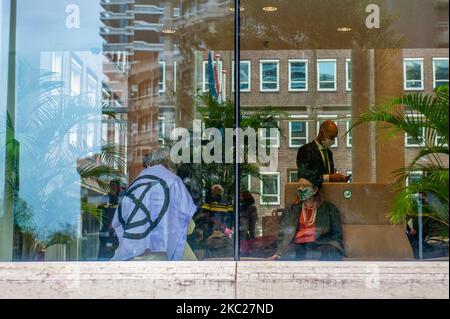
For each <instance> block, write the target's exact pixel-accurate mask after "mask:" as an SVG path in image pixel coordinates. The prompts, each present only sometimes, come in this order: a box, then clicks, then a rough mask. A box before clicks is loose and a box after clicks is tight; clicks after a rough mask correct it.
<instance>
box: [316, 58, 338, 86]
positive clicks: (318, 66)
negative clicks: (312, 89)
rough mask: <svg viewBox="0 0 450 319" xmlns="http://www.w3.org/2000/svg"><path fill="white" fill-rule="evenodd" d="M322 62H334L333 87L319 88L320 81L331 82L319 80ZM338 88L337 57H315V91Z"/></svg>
mask: <svg viewBox="0 0 450 319" xmlns="http://www.w3.org/2000/svg"><path fill="white" fill-rule="evenodd" d="M322 62H324V63H326V62H334V81H333V83H334V88H332V89H322V88H320V83H331V81H320V64H321V63H322ZM337 89H338V84H337V59H317V91H320V92H336V91H337Z"/></svg>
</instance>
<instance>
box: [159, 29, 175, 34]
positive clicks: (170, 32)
mask: <svg viewBox="0 0 450 319" xmlns="http://www.w3.org/2000/svg"><path fill="white" fill-rule="evenodd" d="M161 33H164V34H174V33H177V31H176V30H174V29H170V28H164V29H162V30H161Z"/></svg>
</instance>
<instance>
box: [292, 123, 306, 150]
mask: <svg viewBox="0 0 450 319" xmlns="http://www.w3.org/2000/svg"><path fill="white" fill-rule="evenodd" d="M292 122H305V123H306V143H305V144H308V141H309V122H308V115H291V116H289V148H299V147H301V146H299V145H294V144H293V143H292Z"/></svg>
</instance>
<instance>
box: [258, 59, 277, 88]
mask: <svg viewBox="0 0 450 319" xmlns="http://www.w3.org/2000/svg"><path fill="white" fill-rule="evenodd" d="M269 63H275V64H276V65H277V82H276V83H277V88H276V89H264V88H263V83H265V82H264V81H263V65H264V64H269ZM267 83H269V82H267ZM270 83H274V82H270ZM259 90H260V91H261V92H279V91H280V60H259Z"/></svg>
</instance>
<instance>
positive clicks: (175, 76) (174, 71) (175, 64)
mask: <svg viewBox="0 0 450 319" xmlns="http://www.w3.org/2000/svg"><path fill="white" fill-rule="evenodd" d="M173 91H174V92H176V91H177V61H175V62H174V63H173Z"/></svg>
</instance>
